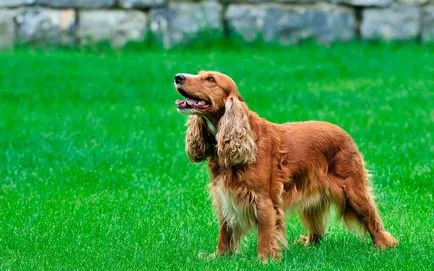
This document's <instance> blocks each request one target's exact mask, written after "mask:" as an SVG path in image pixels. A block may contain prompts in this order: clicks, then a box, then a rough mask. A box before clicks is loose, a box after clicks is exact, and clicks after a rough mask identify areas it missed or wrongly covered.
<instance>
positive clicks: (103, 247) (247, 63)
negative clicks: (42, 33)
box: [0, 43, 434, 270]
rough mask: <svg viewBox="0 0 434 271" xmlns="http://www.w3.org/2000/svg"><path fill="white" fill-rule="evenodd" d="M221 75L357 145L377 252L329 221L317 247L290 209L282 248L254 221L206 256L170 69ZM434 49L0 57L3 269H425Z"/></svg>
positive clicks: (280, 113) (204, 215)
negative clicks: (262, 252)
mask: <svg viewBox="0 0 434 271" xmlns="http://www.w3.org/2000/svg"><path fill="white" fill-rule="evenodd" d="M201 69H213V70H220V71H223V72H225V73H227V74H229V75H230V76H232V77H233V78H234V79H235V80H236V82H238V86H239V89H240V91H241V93H242V95H243V96H244V98H245V99H246V101H247V103H248V104H249V106H250V108H251V109H252V110H254V111H256V112H258V113H259V114H260V115H261V116H263V117H265V118H267V119H269V120H272V121H275V122H287V121H300V120H313V119H314V120H324V121H330V122H333V123H335V124H338V125H340V126H341V127H343V128H344V129H346V130H347V131H348V132H349V133H350V134H351V135H352V136H353V137H354V139H355V141H356V142H357V143H358V146H359V148H360V150H361V152H362V153H363V154H364V156H365V159H366V161H367V163H368V167H369V169H371V170H372V171H373V172H374V175H375V178H374V179H373V183H374V188H375V194H376V198H377V203H378V205H379V209H380V212H381V213H382V217H383V220H384V224H385V226H386V228H387V229H388V230H389V231H390V232H391V233H392V234H393V235H395V237H397V239H398V240H399V241H400V246H399V247H398V248H396V249H393V250H389V251H385V252H380V251H378V250H376V249H374V248H373V246H372V244H371V241H370V240H369V239H368V237H367V236H364V237H360V236H357V235H354V234H352V233H349V232H348V231H346V230H345V228H344V227H343V226H342V225H341V223H340V222H339V221H336V220H335V219H331V225H330V227H329V233H328V235H327V236H326V238H325V239H324V241H323V242H322V243H321V244H320V245H319V246H318V247H310V248H305V247H302V246H299V245H295V244H293V241H295V240H296V239H297V238H298V236H299V235H300V234H302V233H304V230H303V228H302V227H301V225H300V222H299V219H298V216H297V215H296V214H292V215H288V220H287V225H288V226H287V228H288V229H287V234H288V240H289V243H290V245H289V248H288V249H287V250H286V251H285V252H284V254H283V259H282V261H281V262H278V263H271V264H269V265H265V266H264V265H262V264H260V263H259V262H257V261H256V255H257V254H256V248H257V243H256V241H257V239H256V233H254V232H252V233H251V234H249V235H248V236H247V238H246V239H244V241H243V243H242V248H241V251H240V253H239V254H238V255H236V256H233V257H226V258H220V259H215V260H206V259H203V258H202V257H200V256H199V255H200V254H203V253H211V252H213V251H214V249H215V247H216V242H217V232H218V223H217V220H216V218H215V216H214V215H213V213H212V209H211V201H210V198H209V196H208V190H207V185H208V172H207V167H206V165H205V164H198V165H191V164H190V163H189V162H188V160H187V158H186V155H185V153H184V132H185V126H184V122H185V116H183V115H180V114H178V113H177V112H176V109H175V104H174V101H175V100H176V99H177V98H179V95H178V94H177V93H176V92H175V90H174V88H173V84H172V78H173V75H174V74H175V73H177V72H190V73H194V72H196V71H198V70H201ZM433 137H434V47H432V46H420V45H416V44H405V45H396V44H395V45H374V44H360V43H353V44H346V45H335V46H332V47H330V48H325V47H321V46H315V45H311V44H306V45H303V46H301V47H290V48H272V49H270V48H269V49H266V48H256V49H255V48H244V49H242V48H239V47H234V48H232V49H231V48H227V47H223V46H222V47H217V48H215V49H212V50H205V49H198V50H191V49H190V50H186V51H183V50H175V51H171V52H164V51H161V50H158V49H147V50H138V49H130V50H127V51H125V52H123V53H113V52H108V51H103V52H99V53H95V52H90V51H86V52H79V51H73V50H60V49H57V50H55V49H50V50H35V49H22V48H21V49H17V50H15V51H13V52H1V53H0V269H1V270H5V269H6V270H7V269H12V270H39V269H48V270H90V269H101V270H130V269H142V270H215V269H220V270H236V269H240V270H256V269H258V268H261V269H262V268H263V269H266V270H282V269H285V270H318V269H324V270H405V269H408V270H433V269H434V262H433V261H434V211H433V206H434V200H433V194H434V183H433V181H434V180H433V176H434V174H433V168H434V138H433Z"/></svg>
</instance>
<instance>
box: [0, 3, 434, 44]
mask: <svg viewBox="0 0 434 271" xmlns="http://www.w3.org/2000/svg"><path fill="white" fill-rule="evenodd" d="M222 38H230V39H239V40H242V41H244V42H246V43H250V42H256V41H260V42H266V43H278V44H282V45H287V44H296V43H298V42H300V41H303V40H315V41H317V42H320V43H331V42H335V41H348V40H352V39H365V40H387V41H389V40H420V41H421V42H434V0H267V1H261V0H220V1H218V0H0V48H9V47H13V46H14V45H16V44H38V45H45V44H49V45H59V46H77V45H84V44H90V43H98V42H109V43H110V44H111V45H112V46H113V47H123V46H124V45H125V44H127V43H128V42H143V41H145V40H148V39H150V40H151V41H152V42H155V43H158V44H160V45H161V46H163V47H165V48H171V47H173V46H176V45H179V44H188V43H189V42H192V41H194V40H200V39H207V40H217V39H222Z"/></svg>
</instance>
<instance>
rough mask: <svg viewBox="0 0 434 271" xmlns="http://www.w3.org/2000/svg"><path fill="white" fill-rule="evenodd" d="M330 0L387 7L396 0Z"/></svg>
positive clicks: (331, 0)
mask: <svg viewBox="0 0 434 271" xmlns="http://www.w3.org/2000/svg"><path fill="white" fill-rule="evenodd" d="M329 1H330V2H332V3H336V4H347V5H352V6H362V7H385V6H388V5H390V4H392V3H393V2H394V1H395V0H329ZM403 1H412V0H403ZM422 1H423V0H422Z"/></svg>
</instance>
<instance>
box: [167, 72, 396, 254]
mask: <svg viewBox="0 0 434 271" xmlns="http://www.w3.org/2000/svg"><path fill="white" fill-rule="evenodd" d="M175 86H176V89H177V90H178V92H179V93H180V94H181V95H183V96H184V97H186V98H187V99H186V100H185V101H180V100H178V101H176V104H177V107H178V111H180V112H183V113H185V114H188V115H189V117H188V124H187V126H188V128H187V133H186V152H187V155H188V157H189V158H190V160H191V161H193V162H200V161H203V160H208V166H209V169H210V175H211V194H212V197H213V202H214V205H215V208H216V209H217V211H218V216H219V222H220V230H219V238H218V245H217V252H216V253H217V254H218V255H220V254H224V253H226V252H229V253H232V252H235V251H236V250H237V247H238V243H239V242H240V239H241V238H242V236H243V235H244V234H245V233H246V232H247V231H248V230H249V229H251V228H252V227H254V226H257V228H258V256H259V257H260V258H261V259H263V260H267V259H268V256H271V257H273V258H274V257H279V255H280V253H279V252H280V249H281V248H282V247H284V246H285V245H286V243H287V241H286V234H285V211H286V210H288V209H296V210H298V212H299V214H300V217H301V219H302V221H303V224H304V226H305V227H306V230H307V232H308V234H307V236H302V237H301V238H300V240H299V242H302V243H303V244H305V245H310V244H314V243H317V242H318V241H319V240H320V239H321V237H322V236H323V235H324V233H325V230H326V223H325V215H326V214H327V212H328V211H329V209H330V205H332V204H335V205H336V206H337V208H338V211H339V215H340V216H341V217H343V219H344V220H345V221H346V222H351V221H354V222H357V223H358V224H359V225H361V227H362V228H363V229H365V230H366V231H367V232H369V234H370V236H371V238H372V241H373V243H374V245H375V246H377V247H379V248H381V249H385V248H389V247H393V246H395V245H397V244H398V242H397V241H396V240H395V239H394V238H393V237H392V236H391V235H390V234H389V233H388V232H387V231H386V230H385V229H384V226H383V224H382V222H381V219H380V216H379V214H378V212H377V209H376V207H375V204H374V202H373V199H372V196H371V194H370V188H369V180H368V173H367V171H366V169H365V167H364V162H363V158H362V156H361V154H360V153H359V151H358V150H357V147H356V145H355V143H354V142H353V140H352V138H351V137H350V136H349V135H348V134H347V133H346V132H345V131H344V130H342V129H341V128H339V127H338V126H336V125H333V124H330V123H327V122H319V121H307V122H292V123H285V124H275V123H271V122H268V121H267V120H265V119H262V118H260V117H259V116H258V115H257V114H256V113H254V112H252V111H250V110H249V108H248V107H247V105H246V103H245V102H244V100H243V98H242V97H241V96H240V93H239V92H238V89H237V86H236V84H235V82H234V81H233V80H232V79H231V78H230V77H228V76H227V75H224V74H221V73H218V72H200V73H199V74H198V75H191V74H177V75H176V76H175ZM347 224H348V223H347Z"/></svg>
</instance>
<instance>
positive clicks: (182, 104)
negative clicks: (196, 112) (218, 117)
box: [176, 98, 210, 110]
mask: <svg viewBox="0 0 434 271" xmlns="http://www.w3.org/2000/svg"><path fill="white" fill-rule="evenodd" d="M176 106H177V107H178V109H201V110H202V109H207V108H208V107H209V106H210V104H209V103H208V102H207V101H205V100H199V99H193V98H187V99H186V100H184V101H181V100H176Z"/></svg>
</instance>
